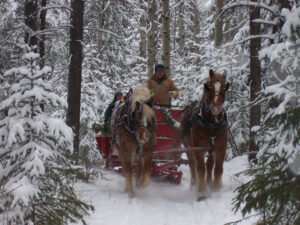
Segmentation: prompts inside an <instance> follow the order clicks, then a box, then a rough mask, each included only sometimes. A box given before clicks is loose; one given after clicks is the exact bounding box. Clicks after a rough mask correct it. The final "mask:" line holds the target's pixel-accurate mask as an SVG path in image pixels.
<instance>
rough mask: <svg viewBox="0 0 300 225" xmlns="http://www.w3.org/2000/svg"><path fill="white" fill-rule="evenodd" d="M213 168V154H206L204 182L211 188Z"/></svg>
mask: <svg viewBox="0 0 300 225" xmlns="http://www.w3.org/2000/svg"><path fill="white" fill-rule="evenodd" d="M213 167H214V155H213V153H211V152H210V153H208V158H207V160H206V170H207V172H206V181H207V183H208V185H209V186H212V171H213Z"/></svg>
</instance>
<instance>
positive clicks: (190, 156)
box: [186, 152, 197, 188]
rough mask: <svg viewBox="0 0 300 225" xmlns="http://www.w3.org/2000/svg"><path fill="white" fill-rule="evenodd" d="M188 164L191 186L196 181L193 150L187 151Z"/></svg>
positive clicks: (195, 164)
mask: <svg viewBox="0 0 300 225" xmlns="http://www.w3.org/2000/svg"><path fill="white" fill-rule="evenodd" d="M186 154H187V158H188V164H189V167H190V173H191V188H192V187H193V186H195V185H196V183H197V160H196V155H195V153H194V152H187V153H186Z"/></svg>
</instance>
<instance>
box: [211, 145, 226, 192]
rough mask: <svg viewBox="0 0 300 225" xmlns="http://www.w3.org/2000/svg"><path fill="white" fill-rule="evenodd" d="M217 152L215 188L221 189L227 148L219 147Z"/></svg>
mask: <svg viewBox="0 0 300 225" xmlns="http://www.w3.org/2000/svg"><path fill="white" fill-rule="evenodd" d="M218 150H219V151H216V154H215V158H216V160H215V164H216V165H215V169H214V178H215V179H214V183H213V187H214V189H220V188H221V187H222V174H223V162H224V160H225V153H226V149H218Z"/></svg>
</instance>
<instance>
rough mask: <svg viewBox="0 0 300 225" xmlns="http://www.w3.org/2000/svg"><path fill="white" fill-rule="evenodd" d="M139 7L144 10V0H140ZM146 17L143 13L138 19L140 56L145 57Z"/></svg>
mask: <svg viewBox="0 0 300 225" xmlns="http://www.w3.org/2000/svg"><path fill="white" fill-rule="evenodd" d="M140 8H141V10H142V11H143V12H146V9H145V6H144V0H140ZM145 29H146V18H145V16H144V15H142V16H141V19H140V40H141V41H140V56H141V57H142V58H146V32H145Z"/></svg>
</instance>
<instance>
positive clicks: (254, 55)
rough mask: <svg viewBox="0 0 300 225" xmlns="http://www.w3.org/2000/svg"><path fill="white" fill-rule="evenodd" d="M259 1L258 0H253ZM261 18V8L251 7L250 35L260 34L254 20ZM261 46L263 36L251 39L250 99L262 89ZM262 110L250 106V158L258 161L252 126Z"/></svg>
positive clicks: (257, 106) (256, 124)
mask: <svg viewBox="0 0 300 225" xmlns="http://www.w3.org/2000/svg"><path fill="white" fill-rule="evenodd" d="M251 2H255V3H256V2H257V0H251ZM259 18H260V8H259V7H250V35H251V36H256V35H259V34H260V24H259V23H255V22H253V21H254V20H256V19H259ZM260 47H261V38H260V37H259V38H251V39H250V101H251V102H253V101H255V100H256V99H257V97H258V93H259V91H260V90H261V65H260V61H259V58H258V51H259V49H260ZM260 118H261V110H260V104H253V105H252V106H251V108H250V145H249V160H250V161H252V160H254V162H256V153H257V152H258V150H259V147H258V145H257V144H256V143H255V141H254V137H255V136H256V131H255V130H253V129H252V128H253V127H255V126H258V125H259V124H260Z"/></svg>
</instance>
